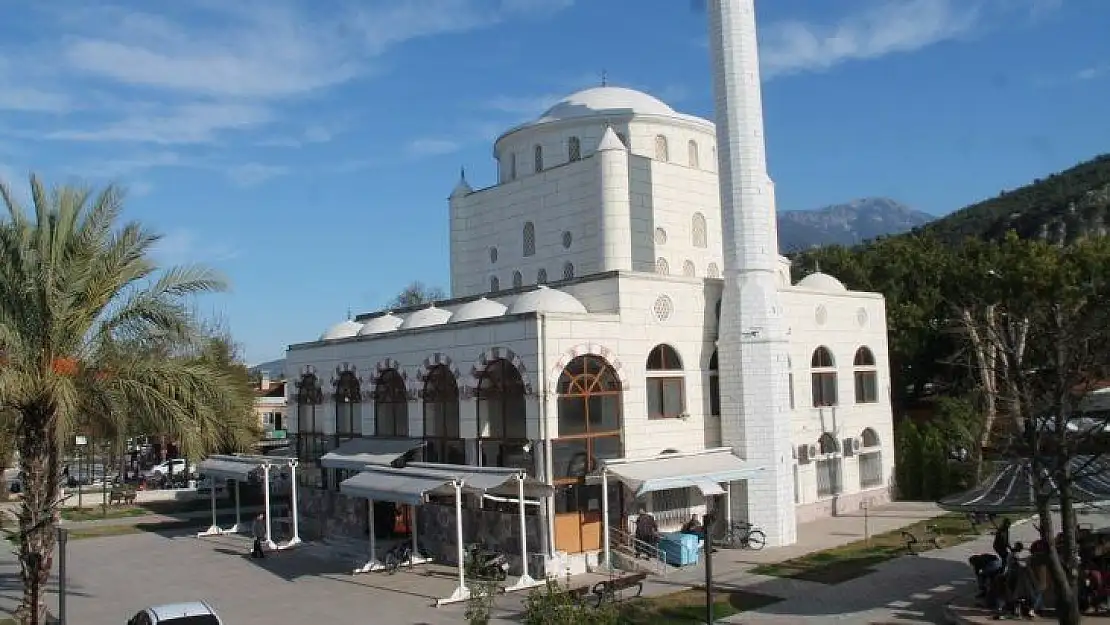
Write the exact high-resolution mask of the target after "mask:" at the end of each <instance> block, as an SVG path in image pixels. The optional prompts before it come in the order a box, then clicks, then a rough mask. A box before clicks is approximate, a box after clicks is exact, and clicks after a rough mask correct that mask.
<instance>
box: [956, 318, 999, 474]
mask: <svg viewBox="0 0 1110 625" xmlns="http://www.w3.org/2000/svg"><path fill="white" fill-rule="evenodd" d="M986 315H987V318H988V319H993V318H994V307H993V306H988V307H987V311H986ZM960 320H961V321H962V322H963V324H964V329H965V330H966V331H967V335H968V339H969V340H970V341H971V351H972V353H973V354H974V356H975V362H974V363H973V366H974V368H975V370H976V373H978V377H979V385H980V387H981V388H982V391H983V431H982V432H980V433H979V446H978V449H977V450H976V453H975V458H976V463H975V481H977V482H978V481H979V480H982V479H983V450H984V449H986V448H987V446H988V445H989V444H990V437H991V430H993V429H994V422H995V418H996V416H997V413H998V409H997V401H998V387H997V384H995V382H996V380H997V379H998V378H997V376H996V371H995V364H996V361H997V358H998V348H997V345H996V344H995V343H994V341H991V340H990V338H991V337H989V336H987V337H984V336H983V335H982V333H981V332H980V331H979V324H978V323H977V320H976V319H975V316H974V315H973V314H972V312H971V310H970V309H968V308H963V309H960Z"/></svg>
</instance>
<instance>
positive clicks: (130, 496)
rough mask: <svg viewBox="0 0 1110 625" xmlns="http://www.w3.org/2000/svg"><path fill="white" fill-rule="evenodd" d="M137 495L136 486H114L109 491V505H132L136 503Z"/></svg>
mask: <svg viewBox="0 0 1110 625" xmlns="http://www.w3.org/2000/svg"><path fill="white" fill-rule="evenodd" d="M137 496H138V495H137V493H136V492H135V489H134V488H113V489H112V490H111V492H109V493H108V505H110V506H114V505H116V504H121V505H122V504H126V505H128V506H130V505H132V504H134V503H135V498H136V497H137Z"/></svg>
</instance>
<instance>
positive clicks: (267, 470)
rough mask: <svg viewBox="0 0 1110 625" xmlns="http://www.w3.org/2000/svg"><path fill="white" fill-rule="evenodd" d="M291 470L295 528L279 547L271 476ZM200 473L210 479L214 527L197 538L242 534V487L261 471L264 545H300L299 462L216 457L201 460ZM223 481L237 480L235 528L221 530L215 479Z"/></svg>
mask: <svg viewBox="0 0 1110 625" xmlns="http://www.w3.org/2000/svg"><path fill="white" fill-rule="evenodd" d="M282 467H288V468H289V481H290V488H291V489H292V494H291V496H290V513H289V521H290V523H291V525H292V528H291V529H292V532H293V535H292V537H291V538H290V539H289V541H288V542H285V543H283V544H281V545H278V544H276V543H275V542H274V540H273V528H272V518H271V516H272V515H271V510H270V474H271V471H272V470H274V469H280V468H282ZM197 469H198V471H199V472H200V473H202V474H204V475H207V476H209V477H210V478H211V492H210V497H211V500H212V526H211V527H209V528H208V529H207V530H205V531H203V532H200V533H199V534H197V536H198V537H203V536H216V535H220V534H234V533H237V532H239V531H241V530H242V529H244V528H242V527H240V526H242V525H243V523H242V518H241V516H240V505H239V483H240V482H247V481H250V478H251V474H252V473H254V472H256V471H258V472H259V473H261V478H262V499H263V515H264V518H265V525H266V540H265V543H264V544H265V545H266V546H267V547H268V548H270V549H275V550H276V549H289V548H292V547H295V546H297V545H299V544H300V543H301V537H300V532H299V526H298V522H297V459H296V458H287V457H280V456H252V455H246V454H243V455H235V456H226V455H215V456H210V457H209V458H207V459H205V460H202V461H201V463H200V464H199V465H197ZM221 477H222V478H224V479H229V480H235V525H233V526H231V527H230V528H228V529H222V528H220V526H219V525H217V523H216V479H217V478H221Z"/></svg>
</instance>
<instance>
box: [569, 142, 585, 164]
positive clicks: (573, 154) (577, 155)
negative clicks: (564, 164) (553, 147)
mask: <svg viewBox="0 0 1110 625" xmlns="http://www.w3.org/2000/svg"><path fill="white" fill-rule="evenodd" d="M567 160H568V161H570V162H571V163H573V162H575V161H580V160H582V142H581V141H579V140H578V137H571V138H570V139H567Z"/></svg>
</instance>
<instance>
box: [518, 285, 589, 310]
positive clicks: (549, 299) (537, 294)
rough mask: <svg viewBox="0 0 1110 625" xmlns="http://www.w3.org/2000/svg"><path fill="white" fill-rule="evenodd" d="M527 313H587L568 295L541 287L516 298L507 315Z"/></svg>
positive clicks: (575, 299)
mask: <svg viewBox="0 0 1110 625" xmlns="http://www.w3.org/2000/svg"><path fill="white" fill-rule="evenodd" d="M529 312H541V313H576V314H586V313H587V312H589V311H587V310H586V307H585V306H583V305H582V302H580V301H578V299H577V298H575V297H574V296H573V295H571V294H570V293H566V292H563V291H560V290H558V289H551V288H548V287H546V286H541V287H539V288H538V289H536V290H534V291H529V292H527V293H525V294H523V295H521V296H520V297H518V298H516V299H515V300H514V301H513V305H512V306H510V307H509V312H508V313H507V314H510V315H519V314H521V313H529Z"/></svg>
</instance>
